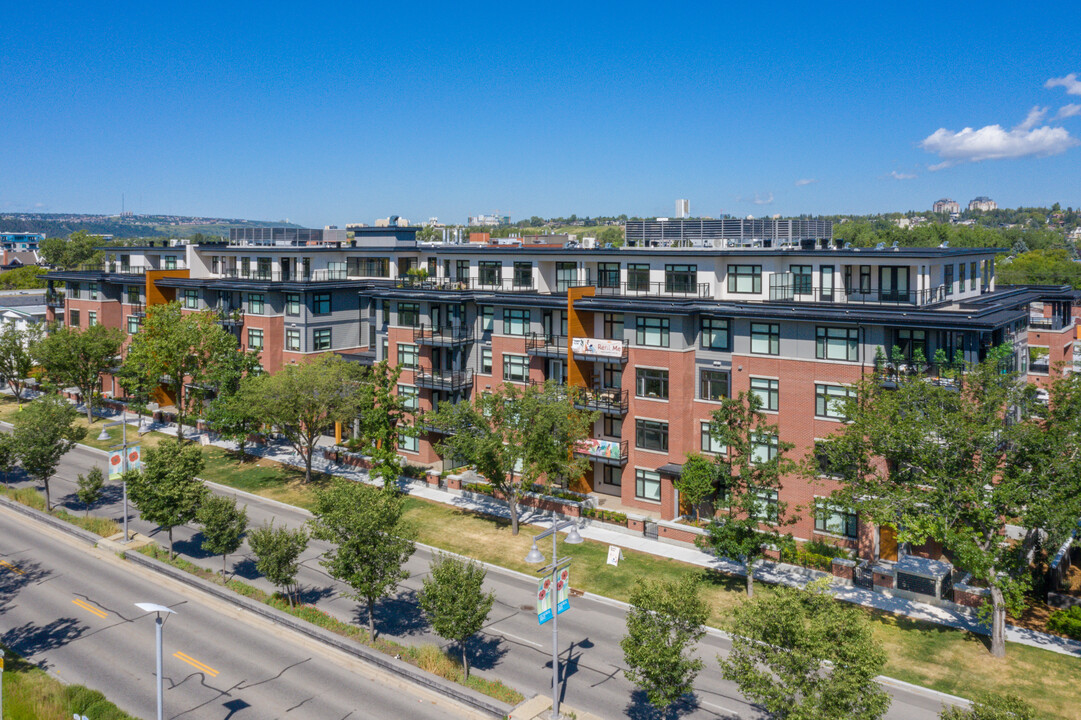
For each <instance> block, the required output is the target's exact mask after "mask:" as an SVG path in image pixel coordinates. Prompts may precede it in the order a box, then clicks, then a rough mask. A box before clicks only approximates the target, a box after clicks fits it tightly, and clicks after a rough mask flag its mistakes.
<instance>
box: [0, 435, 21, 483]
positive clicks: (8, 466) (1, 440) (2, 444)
mask: <svg viewBox="0 0 1081 720" xmlns="http://www.w3.org/2000/svg"><path fill="white" fill-rule="evenodd" d="M18 461H19V456H18V449H17V448H16V447H15V436H14V435H12V434H10V433H0V476H2V477H3V478H4V482H7V479H8V475H9V474H10V473H11V471H12V470H14V469H15V464H16V463H17V462H18Z"/></svg>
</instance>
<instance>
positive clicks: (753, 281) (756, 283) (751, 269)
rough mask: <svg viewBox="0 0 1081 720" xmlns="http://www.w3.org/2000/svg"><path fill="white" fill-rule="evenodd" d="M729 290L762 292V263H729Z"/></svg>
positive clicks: (734, 291)
mask: <svg viewBox="0 0 1081 720" xmlns="http://www.w3.org/2000/svg"><path fill="white" fill-rule="evenodd" d="M728 292H730V293H754V294H758V293H761V292H762V266H761V265H729V266H728Z"/></svg>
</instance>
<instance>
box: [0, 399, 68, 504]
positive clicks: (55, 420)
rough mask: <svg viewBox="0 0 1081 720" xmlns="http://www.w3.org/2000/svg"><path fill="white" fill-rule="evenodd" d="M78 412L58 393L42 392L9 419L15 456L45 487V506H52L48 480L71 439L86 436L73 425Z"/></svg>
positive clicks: (29, 473) (27, 471) (27, 472)
mask: <svg viewBox="0 0 1081 720" xmlns="http://www.w3.org/2000/svg"><path fill="white" fill-rule="evenodd" d="M77 416H78V412H77V411H76V410H75V408H74V407H73V406H72V405H71V403H69V402H68V401H67V400H64V399H63V398H62V397H60V396H59V395H51V394H50V395H45V396H44V397H41V398H39V399H37V400H35V401H34V402H32V403H30V404H29V405H27V406H26V407H24V408H23V409H22V411H21V412H19V413H18V414H17V415H16V416H15V419H14V421H13V423H14V425H15V429H14V430H13V431H12V438H13V440H12V442H13V445H14V450H15V456H16V457H17V458H18V459H19V463H20V464H21V465H22V466H23V470H25V471H26V474H27V475H29V476H30V477H32V478H33V479H34V480H37V481H38V482H39V483H41V485H42V487H43V488H44V490H45V509H46V510H52V499H51V497H50V495H49V480H50V479H51V478H52V476H53V473H55V472H56V466H57V465H58V464H60V458H62V457H64V455H65V454H66V453H67V451H68V450H70V449H71V448H73V447H74V446H75V443H77V442H79V441H80V440H82V439H83V438H84V437H86V428H81V427H78V426H76V425H75V418H76V417H77Z"/></svg>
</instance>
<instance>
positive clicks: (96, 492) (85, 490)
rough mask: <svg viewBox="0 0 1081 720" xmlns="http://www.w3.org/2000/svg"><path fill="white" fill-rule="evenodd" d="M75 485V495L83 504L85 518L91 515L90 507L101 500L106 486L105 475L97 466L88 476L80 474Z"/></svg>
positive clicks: (91, 469)
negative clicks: (102, 490)
mask: <svg viewBox="0 0 1081 720" xmlns="http://www.w3.org/2000/svg"><path fill="white" fill-rule="evenodd" d="M75 484H76V487H77V490H76V491H75V494H76V495H78V497H79V502H81V503H82V504H83V517H87V516H88V515H90V506H91V505H93V504H94V503H96V502H97V501H98V500H99V499H100V498H101V489H102V488H103V487H104V486H105V474H104V473H102V472H101V468H99V467H98V466H97V465H95V466H94V467H92V468H90V470H89V471H88V472H87V473H86V475H83V474H82V473H79V474H78V476H76V480H75Z"/></svg>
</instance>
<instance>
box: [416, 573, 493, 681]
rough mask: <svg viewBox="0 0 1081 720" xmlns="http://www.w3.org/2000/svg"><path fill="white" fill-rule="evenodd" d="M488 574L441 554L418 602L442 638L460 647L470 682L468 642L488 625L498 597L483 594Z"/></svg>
mask: <svg viewBox="0 0 1081 720" xmlns="http://www.w3.org/2000/svg"><path fill="white" fill-rule="evenodd" d="M485 574H486V571H485V570H484V568H483V567H481V566H480V565H478V564H477V563H475V562H473V561H471V560H470V561H468V562H467V561H465V560H459V559H458V558H455V557H451V556H449V555H442V554H440V555H439V556H438V557H437V558H436V559H435V560H434V561H433V562H432V564H431V567H430V570H429V572H428V577H426V578H424V580H423V581H422V582H423V589H421V591H420V596H419V598H418V600H419V602H420V608H421V610H423V611H424V615H425V616H426V617H427V618H428V622H430V623H431V624H432V630H434V631H435V634H436V635H438V636H439V637H441V638H445V639H447V640H452V641H454V642H456V643H458V646H459V648H461V651H462V667H463V668H464V670H465V677H466V679H467V680H468V679H469V653H468V648H467V644H468V642H469V638H471V637H473V636H474V635H476V634H477V633H478V632H480V631H481V628H483V627H484V624H485V623H486V622H488V613H490V612H491V611H492V603H494V602H495V593H492V592H487V593H486V592H484V576H485Z"/></svg>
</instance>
